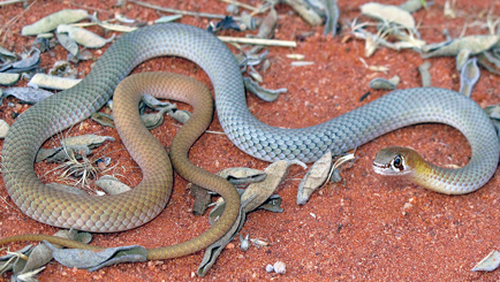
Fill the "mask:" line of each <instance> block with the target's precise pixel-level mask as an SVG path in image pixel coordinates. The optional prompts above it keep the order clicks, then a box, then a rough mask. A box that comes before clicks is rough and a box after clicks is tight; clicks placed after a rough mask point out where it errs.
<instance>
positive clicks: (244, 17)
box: [240, 11, 257, 30]
mask: <svg viewBox="0 0 500 282" xmlns="http://www.w3.org/2000/svg"><path fill="white" fill-rule="evenodd" d="M240 21H241V23H242V24H243V25H244V26H245V27H246V28H247V29H249V30H255V29H256V28H257V24H256V23H255V19H254V18H253V17H252V16H251V15H250V14H248V13H247V12H245V11H243V12H241V16H240Z"/></svg>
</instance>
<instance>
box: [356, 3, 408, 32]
mask: <svg viewBox="0 0 500 282" xmlns="http://www.w3.org/2000/svg"><path fill="white" fill-rule="evenodd" d="M360 9H361V13H362V14H364V15H366V16H369V17H372V18H376V19H379V20H382V21H384V22H389V23H396V24H399V25H401V26H403V27H405V28H407V29H409V30H414V29H415V19H413V17H412V15H411V14H410V13H409V12H408V11H406V10H404V9H401V8H400V7H398V6H392V5H383V4H380V3H375V2H371V3H367V4H364V5H361V7H360Z"/></svg>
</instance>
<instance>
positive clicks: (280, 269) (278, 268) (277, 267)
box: [273, 261, 286, 274]
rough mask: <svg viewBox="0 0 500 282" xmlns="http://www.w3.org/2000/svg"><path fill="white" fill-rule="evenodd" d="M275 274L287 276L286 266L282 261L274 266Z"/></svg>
mask: <svg viewBox="0 0 500 282" xmlns="http://www.w3.org/2000/svg"><path fill="white" fill-rule="evenodd" d="M273 268H274V272H276V273H278V274H285V273H286V264H285V263H284V262H282V261H277V262H276V263H275V264H274V266H273Z"/></svg>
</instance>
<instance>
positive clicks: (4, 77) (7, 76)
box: [0, 72, 21, 86]
mask: <svg viewBox="0 0 500 282" xmlns="http://www.w3.org/2000/svg"><path fill="white" fill-rule="evenodd" d="M20 78H21V74H19V73H7V72H0V85H2V86H11V85H14V84H16V82H18V81H19V79H20Z"/></svg>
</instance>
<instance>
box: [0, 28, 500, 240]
mask: <svg viewBox="0 0 500 282" xmlns="http://www.w3.org/2000/svg"><path fill="white" fill-rule="evenodd" d="M163 55H172V56H179V57H184V58H187V59H189V60H191V61H193V62H195V63H196V64H198V65H199V66H200V67H201V68H202V69H203V70H204V71H205V72H206V73H207V74H208V76H209V77H210V79H211V81H212V84H213V87H214V91H215V97H216V107H217V111H218V115H219V120H220V123H221V125H222V127H223V129H224V131H225V133H226V134H227V136H228V137H229V139H231V141H232V142H233V143H234V144H235V145H236V146H238V147H239V148H240V149H241V150H243V151H245V152H246V153H248V154H250V155H252V156H254V157H256V158H259V159H262V160H265V161H275V160H279V159H300V160H302V161H305V162H311V161H314V160H316V159H317V158H319V157H321V156H322V155H323V153H324V152H325V151H327V150H332V152H333V153H334V154H340V153H343V152H345V151H347V150H350V149H353V148H356V147H358V146H360V145H362V144H364V143H366V142H368V141H370V140H372V139H375V138H377V137H378V136H380V135H383V134H385V133H387V132H389V131H392V130H395V129H397V128H401V127H404V126H407V125H411V124H416V123H424V122H439V123H445V124H449V125H451V126H453V127H455V128H457V129H458V130H460V131H461V132H462V133H463V134H464V135H465V137H466V138H467V140H468V141H469V143H470V146H471V150H472V157H471V159H470V162H469V163H468V164H467V165H466V166H465V167H463V168H460V169H442V170H440V171H439V173H436V174H431V175H429V177H431V178H433V179H435V180H436V183H437V184H435V185H437V186H439V187H438V189H436V190H439V191H441V192H443V191H444V192H445V193H453V194H459V193H468V192H471V191H474V190H476V189H478V188H479V187H481V186H482V185H484V184H485V183H486V182H487V181H488V180H489V179H490V178H491V177H492V175H493V174H494V172H495V171H496V167H497V163H498V159H499V155H500V146H499V141H498V138H497V136H496V133H495V130H494V128H493V126H492V124H491V122H490V121H489V119H488V117H487V116H486V114H485V113H484V112H483V111H482V109H481V108H480V107H479V106H478V105H477V104H476V103H475V102H473V101H472V100H470V99H469V98H467V97H464V96H461V95H459V94H457V93H456V92H453V91H450V90H445V89H438V88H414V89H407V90H399V91H394V92H392V93H390V94H388V95H385V96H384V97H382V98H380V99H377V100H375V101H373V102H371V103H369V104H367V105H365V106H363V107H360V108H358V109H356V110H353V111H351V112H349V113H346V114H344V115H342V116H339V117H337V118H335V119H332V120H330V121H327V122H324V123H321V124H318V125H315V126H312V127H308V128H298V129H284V128H276V127H272V126H269V125H266V124H264V123H262V122H260V121H258V120H257V119H256V118H255V117H253V116H252V115H251V113H250V112H249V110H248V108H247V105H246V101H245V91H244V86H243V82H242V77H241V72H240V69H239V67H238V64H237V62H236V60H235V59H234V57H233V55H232V53H231V52H230V51H229V49H228V48H227V47H226V46H225V45H224V44H223V43H222V42H220V41H219V40H217V39H216V38H215V37H214V36H213V35H211V34H209V33H207V32H205V31H203V30H201V29H198V28H195V27H192V26H187V25H182V24H164V25H155V26H150V27H146V28H142V29H140V30H137V31H135V32H132V33H129V34H126V35H124V36H123V37H122V38H120V39H119V40H117V41H116V42H115V43H114V44H113V45H112V46H111V47H110V48H109V49H108V50H107V51H106V53H105V54H104V55H103V56H102V57H101V59H100V60H99V61H98V62H97V63H96V65H95V66H94V68H93V70H92V71H91V72H90V73H89V74H88V75H87V77H86V78H85V79H84V80H83V81H82V82H81V83H79V84H78V85H76V86H75V87H73V88H71V89H69V90H66V91H63V92H62V93H60V94H58V95H54V96H52V97H50V98H48V99H46V100H44V101H42V102H41V103H39V104H37V105H35V106H33V107H32V108H31V109H29V110H28V111H27V112H26V113H24V114H23V115H21V116H20V117H19V118H18V120H17V121H16V122H15V123H14V124H13V126H12V127H11V130H10V131H9V134H8V136H7V138H6V140H5V143H4V147H3V152H2V156H3V165H4V172H5V173H4V181H5V186H6V188H7V190H8V193H9V195H10V197H11V198H12V199H13V201H14V202H15V203H16V205H17V206H19V207H20V209H21V210H22V211H23V212H24V213H25V214H27V215H28V216H30V217H32V218H34V219H36V220H38V221H41V222H44V223H47V224H50V225H55V226H61V227H66V228H69V227H73V228H77V229H84V230H90V231H95V232H109V231H117V230H125V229H129V228H134V227H136V226H139V225H141V224H144V223H145V222H147V221H149V220H151V219H152V218H154V217H155V216H156V215H157V214H158V213H159V212H160V211H161V210H162V208H163V207H164V205H165V201H166V199H165V198H162V197H155V199H153V198H152V197H151V196H149V195H148V194H143V195H142V196H141V197H142V199H145V200H147V201H149V202H148V204H147V205H146V204H140V203H138V202H137V201H134V200H135V199H133V197H130V196H126V195H124V196H118V197H116V198H115V197H114V198H111V197H104V198H98V199H96V198H92V202H93V203H97V202H98V201H102V203H101V202H99V203H97V204H95V206H96V207H97V206H98V207H102V208H99V209H95V210H93V211H92V213H89V212H86V209H85V208H91V207H94V206H93V204H92V203H89V202H88V199H86V198H84V199H81V198H77V197H76V196H73V195H70V194H66V193H62V192H59V191H55V190H51V189H48V188H46V187H45V186H44V185H43V184H42V183H41V182H40V181H39V180H38V178H37V176H36V175H35V173H34V171H33V161H34V159H35V156H36V153H37V151H38V148H39V147H40V146H41V145H42V144H43V142H44V141H45V140H46V139H48V138H49V137H51V136H52V135H53V134H55V133H57V132H59V131H61V130H62V129H64V128H68V127H69V126H71V125H73V124H75V123H77V122H79V121H81V120H83V119H85V118H87V117H88V116H89V115H90V114H91V113H93V112H95V111H97V110H98V109H99V108H100V107H101V106H102V105H103V104H104V103H105V102H106V101H107V100H109V99H110V97H111V95H112V94H113V90H114V89H115V87H116V85H117V84H118V83H119V82H120V81H121V80H122V79H123V78H124V77H125V76H126V75H127V74H128V73H129V72H130V71H131V70H132V69H133V68H134V67H135V66H137V65H138V64H140V63H141V62H143V61H145V60H147V59H149V58H153V57H157V56H163ZM430 188H433V187H430ZM134 190H138V189H134ZM136 193H138V192H136ZM134 195H135V196H137V194H134ZM118 201H120V202H118ZM75 203H77V204H75ZM226 211H227V210H226ZM79 212H80V213H79ZM81 212H83V213H81ZM233 215H234V210H233ZM225 227H227V226H225ZM227 228H229V227H227ZM212 239H213V238H212ZM0 242H2V241H0Z"/></svg>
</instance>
